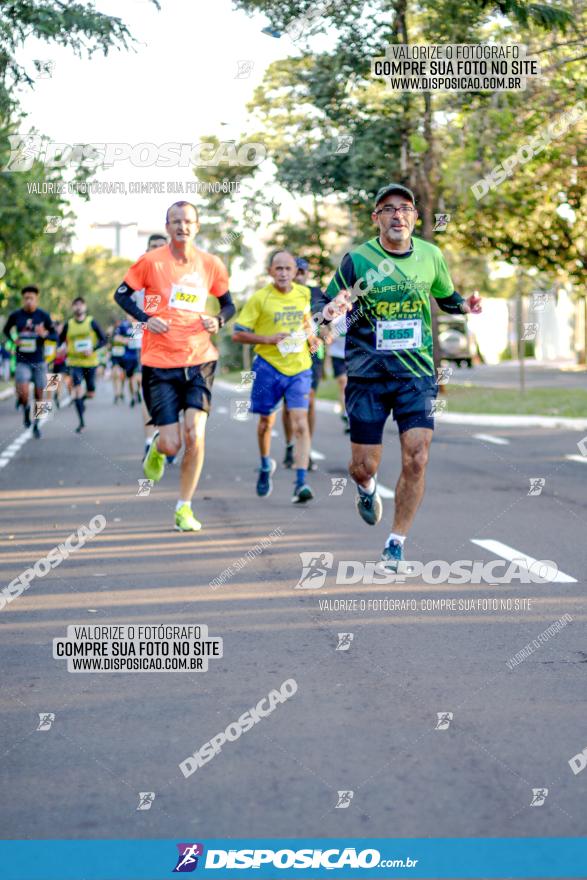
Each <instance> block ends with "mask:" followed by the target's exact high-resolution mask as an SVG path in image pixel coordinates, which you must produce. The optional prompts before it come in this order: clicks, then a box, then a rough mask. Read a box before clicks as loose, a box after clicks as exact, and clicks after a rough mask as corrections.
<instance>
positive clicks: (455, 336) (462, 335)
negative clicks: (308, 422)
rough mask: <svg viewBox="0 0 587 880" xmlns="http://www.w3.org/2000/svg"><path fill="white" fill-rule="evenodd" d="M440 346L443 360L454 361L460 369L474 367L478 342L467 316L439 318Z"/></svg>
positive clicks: (444, 316) (441, 316)
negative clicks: (464, 366)
mask: <svg viewBox="0 0 587 880" xmlns="http://www.w3.org/2000/svg"><path fill="white" fill-rule="evenodd" d="M438 344H439V347H440V358H441V360H445V361H453V362H454V363H455V364H456V365H457V366H458V367H461V366H462V365H463V364H466V365H467V366H468V367H472V366H473V358H474V357H475V355H476V354H477V342H476V340H475V336H474V334H473V333H472V331H471V330H470V329H469V325H468V324H467V318H466V315H446V314H445V315H439V316H438Z"/></svg>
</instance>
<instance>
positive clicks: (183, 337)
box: [114, 201, 235, 532]
mask: <svg viewBox="0 0 587 880" xmlns="http://www.w3.org/2000/svg"><path fill="white" fill-rule="evenodd" d="M165 228H166V230H167V234H168V235H169V237H170V239H171V241H170V242H169V244H167V245H165V246H164V247H159V248H156V249H155V250H152V251H148V252H147V253H146V254H143V255H142V256H141V257H140V258H139V259H138V260H137V262H136V263H135V264H134V265H133V266H131V267H130V269H129V270H128V272H127V273H126V275H125V276H124V281H123V283H122V284H121V285H120V287H119V288H118V290H117V291H116V293H115V294H114V299H115V300H116V302H117V303H118V305H119V306H120V307H121V308H122V309H124V311H125V312H128V314H129V315H132V317H133V318H135V319H136V320H137V321H140V322H141V323H143V324H145V328H144V335H143V344H142V350H141V363H142V368H143V394H144V397H145V403H146V404H147V408H148V410H149V412H150V414H151V419H152V421H153V424H154V425H155V426H156V427H157V432H156V433H155V436H154V438H153V442H152V443H151V447H150V449H149V452H148V454H147V456H146V458H145V460H144V462H143V470H144V473H145V476H146V477H147V478H148V479H150V480H153V481H154V482H157V481H159V480H160V479H161V477H162V476H163V472H164V470H165V456H166V455H177V453H178V452H179V450H180V448H181V444H182V436H181V430H180V425H179V414H180V412H181V411H182V410H183V412H184V419H183V442H184V456H183V461H182V463H181V478H180V498H179V500H178V502H177V505H176V508H175V528H176V529H178V530H179V531H181V532H196V531H199V530H200V529H201V528H202V525H201V523H200V522H198V520H197V519H196V518H195V516H194V514H193V512H192V507H191V500H192V497H193V495H194V492H195V491H196V487H197V484H198V480H199V477H200V473H201V470H202V465H203V463H204V436H205V430H206V420H207V417H208V413H209V411H210V400H211V396H212V383H213V381H214V371H215V369H216V361H217V360H218V351H217V350H216V348H215V347H214V345H213V344H212V340H211V338H210V337H211V336H212V334H214V333H217V332H218V330H219V329H220V328H221V327H223V326H224V324H225V323H226V321H228V320H229V319H230V318H231V317H232V316H233V315H234V311H235V309H234V305H233V303H232V298H231V296H230V293H229V292H228V273H227V271H226V268H225V266H224V264H223V263H222V261H221V260H220V259H219V258H218V257H214V256H212V254H208V253H206V252H205V251H202V250H200V249H199V248H197V247H195V246H194V244H193V238H194V236H195V235H196V233H197V232H198V231H199V229H200V223H199V220H198V211H197V209H196V208H195V206H194V205H192V204H190V203H189V202H183V201H182V202H175V203H174V204H173V205H171V207H170V208H169V209H168V211H167V216H166V225H165ZM142 288H144V291H145V298H144V310H143V309H141V308H139V306H138V305H137V303H136V302H135V300H134V299H133V294H134V293H135V292H136V291H138V290H141V289H142ZM209 295H212V296H215V297H216V298H217V299H218V302H219V305H220V311H219V313H218V314H217V315H215V316H212V315H208V314H207V313H206V300H207V298H208V296H209Z"/></svg>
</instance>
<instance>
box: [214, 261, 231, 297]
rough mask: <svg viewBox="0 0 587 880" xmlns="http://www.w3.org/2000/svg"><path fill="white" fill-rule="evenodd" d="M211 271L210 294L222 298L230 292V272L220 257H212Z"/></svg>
mask: <svg viewBox="0 0 587 880" xmlns="http://www.w3.org/2000/svg"><path fill="white" fill-rule="evenodd" d="M210 269H211V271H210V276H211V283H210V293H211V294H212V296H216V297H219V296H222V295H223V294H224V293H226V292H227V290H228V271H227V269H226V266H225V265H224V263H223V262H222V260H221V259H220V258H219V257H212V266H211V267H210Z"/></svg>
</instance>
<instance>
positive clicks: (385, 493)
mask: <svg viewBox="0 0 587 880" xmlns="http://www.w3.org/2000/svg"><path fill="white" fill-rule="evenodd" d="M377 491H378V492H379V494H380V495H381V497H382V498H395V492H394V491H393V489H388V488H387V486H382V485H381V483H377Z"/></svg>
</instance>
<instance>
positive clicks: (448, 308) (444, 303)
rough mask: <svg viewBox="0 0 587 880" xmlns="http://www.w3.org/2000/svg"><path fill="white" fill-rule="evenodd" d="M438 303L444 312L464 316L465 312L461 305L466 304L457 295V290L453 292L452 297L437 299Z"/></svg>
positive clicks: (458, 294)
mask: <svg viewBox="0 0 587 880" xmlns="http://www.w3.org/2000/svg"><path fill="white" fill-rule="evenodd" d="M435 299H436V302H437V304H438V308H439V309H442V311H443V312H447V313H448V314H449V315H463V314H464V312H463V310H462V309H461V305H462V304H463V303H464V302H465V300H464V298H463V297H462V296H461V295H460V293H457V291H456V290H453V292H452V293H451V295H450V296H444V297H435Z"/></svg>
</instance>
